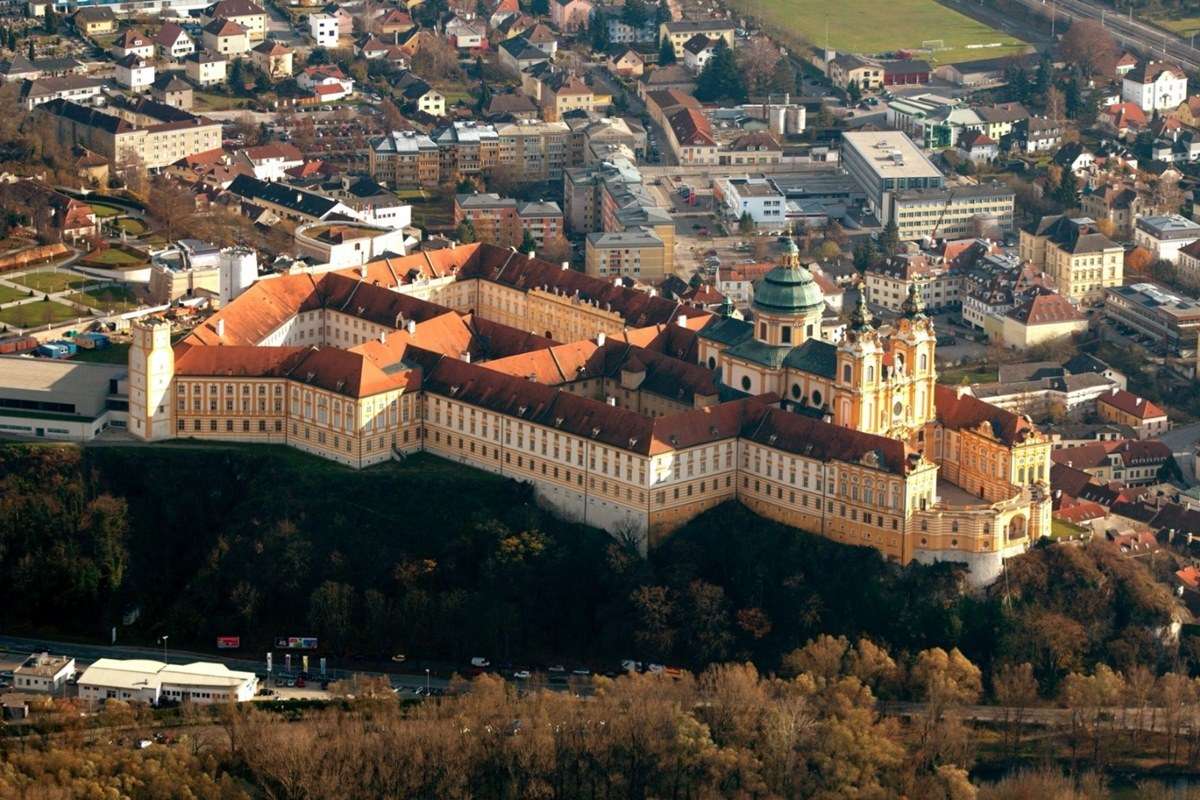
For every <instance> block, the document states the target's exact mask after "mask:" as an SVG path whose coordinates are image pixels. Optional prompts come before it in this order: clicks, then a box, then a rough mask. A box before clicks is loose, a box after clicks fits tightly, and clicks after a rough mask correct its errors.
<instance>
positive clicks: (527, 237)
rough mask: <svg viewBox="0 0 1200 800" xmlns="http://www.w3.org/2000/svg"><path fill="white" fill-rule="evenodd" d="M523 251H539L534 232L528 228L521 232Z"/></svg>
mask: <svg viewBox="0 0 1200 800" xmlns="http://www.w3.org/2000/svg"><path fill="white" fill-rule="evenodd" d="M521 252H522V253H535V252H537V241H536V240H534V238H533V234H532V233H530V232H529V231H528V230H526V231H524V232H523V233H522V234H521Z"/></svg>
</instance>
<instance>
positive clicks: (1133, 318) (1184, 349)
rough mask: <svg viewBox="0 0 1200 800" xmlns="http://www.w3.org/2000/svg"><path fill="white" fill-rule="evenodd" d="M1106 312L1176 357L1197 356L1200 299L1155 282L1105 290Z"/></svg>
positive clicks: (1108, 317)
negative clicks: (1199, 300)
mask: <svg viewBox="0 0 1200 800" xmlns="http://www.w3.org/2000/svg"><path fill="white" fill-rule="evenodd" d="M1104 316H1105V317H1106V318H1107V319H1110V320H1113V321H1114V322H1116V323H1118V324H1120V325H1123V326H1125V327H1127V328H1131V329H1133V330H1134V331H1136V332H1137V333H1138V335H1140V336H1145V337H1147V338H1149V339H1150V340H1151V341H1152V342H1153V343H1154V345H1155V346H1156V347H1159V348H1162V350H1163V352H1164V353H1165V354H1167V355H1171V356H1174V357H1183V358H1188V357H1193V356H1195V355H1196V352H1197V349H1196V348H1197V336H1200V303H1197V302H1196V301H1195V300H1193V299H1191V298H1189V297H1183V296H1182V295H1179V294H1177V293H1175V292H1172V291H1171V290H1169V289H1167V288H1165V287H1163V286H1159V285H1157V284H1153V283H1134V284H1130V285H1128V286H1110V287H1108V288H1106V289H1105V290H1104Z"/></svg>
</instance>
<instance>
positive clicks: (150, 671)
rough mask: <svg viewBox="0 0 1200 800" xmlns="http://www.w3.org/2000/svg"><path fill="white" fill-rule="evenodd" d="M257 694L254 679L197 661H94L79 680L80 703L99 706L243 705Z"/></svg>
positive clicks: (252, 674)
mask: <svg viewBox="0 0 1200 800" xmlns="http://www.w3.org/2000/svg"><path fill="white" fill-rule="evenodd" d="M257 692H258V676H257V675H255V674H254V673H253V672H238V671H235V670H231V669H229V668H228V667H226V666H225V665H224V664H217V663H211V662H201V661H197V662H194V663H191V664H164V663H163V662H161V661H153V660H150V659H127V660H120V659H115V658H99V659H96V660H95V661H93V662H92V663H91V664H90V665H89V666H88V668H87V669H85V670H84V671H83V674H82V675H80V676H79V699H80V700H82V701H83V702H85V703H91V704H96V705H99V704H101V703H103V702H104V701H105V700H121V701H123V702H141V703H148V704H150V705H158V704H159V703H161V702H164V701H166V702H171V703H183V702H188V703H193V704H195V705H210V704H214V703H244V702H247V701H249V700H252V699H253V698H254V695H255V694H256V693H257Z"/></svg>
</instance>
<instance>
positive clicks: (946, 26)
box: [732, 0, 1025, 64]
mask: <svg viewBox="0 0 1200 800" xmlns="http://www.w3.org/2000/svg"><path fill="white" fill-rule="evenodd" d="M732 5H733V6H734V7H735V8H736V9H737V10H738V11H740V12H742V13H744V14H749V15H750V16H753V17H756V18H758V19H759V20H760V21H762V22H763V23H765V24H766V25H767V26H773V27H775V28H777V29H779V30H781V31H783V32H784V33H785V34H786V33H791V34H793V35H794V37H795V38H798V39H799V40H802V41H803V42H807V43H808V44H811V45H814V46H817V47H824V46H825V41H826V39H825V31H826V23H828V26H829V27H828V30H829V46H830V47H831V48H833V49H834V50H837V51H838V52H848V53H862V54H870V53H883V52H887V51H892V50H897V49H903V48H914V49H915V48H920V47H921V45H922V43H923V42H924V41H926V40H930V39H941V40H942V42H943V46H944V47H945V48H948V49H944V50H939V51H937V52H935V53H932V54H930V56H929V58H930V60H932V61H936V62H937V63H940V64H952V63H955V62H958V61H972V60H974V59H978V58H997V57H1000V56H1006V55H1011V54H1013V53H1019V52H1022V51H1023V50H1024V49H1025V44H1024V43H1023V42H1021V41H1020V40H1019V39H1016V38H1015V37H1013V36H1009V35H1008V34H1005V33H1002V32H1000V31H997V30H994V29H993V28H990V27H988V26H987V25H985V24H984V23H982V22H979V21H977V20H974V19H971V18H970V17H968V16H966V15H964V14H960V13H958V12H957V11H954V10H952V9H950V8H947V7H946V6H943V5H940V4H939V3H937V2H935V0H891V2H880V1H879V0H841V2H838V3H820V2H816V0H732ZM772 33H774V31H772ZM785 38H787V37H786V36H785ZM799 43H800V42H799V41H797V42H793V44H799ZM993 43H999V44H1000V45H1001V46H999V47H973V48H968V47H967V45H989V44H993Z"/></svg>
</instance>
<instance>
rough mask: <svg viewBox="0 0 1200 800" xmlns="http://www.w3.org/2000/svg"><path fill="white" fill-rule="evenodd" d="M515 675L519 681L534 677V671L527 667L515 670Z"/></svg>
mask: <svg viewBox="0 0 1200 800" xmlns="http://www.w3.org/2000/svg"><path fill="white" fill-rule="evenodd" d="M513 677H514V678H516V679H517V680H519V681H527V680H529V679H530V678H532V677H533V673H532V672H530V671H529V670H527V669H519V670H516V671H515V672H513Z"/></svg>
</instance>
